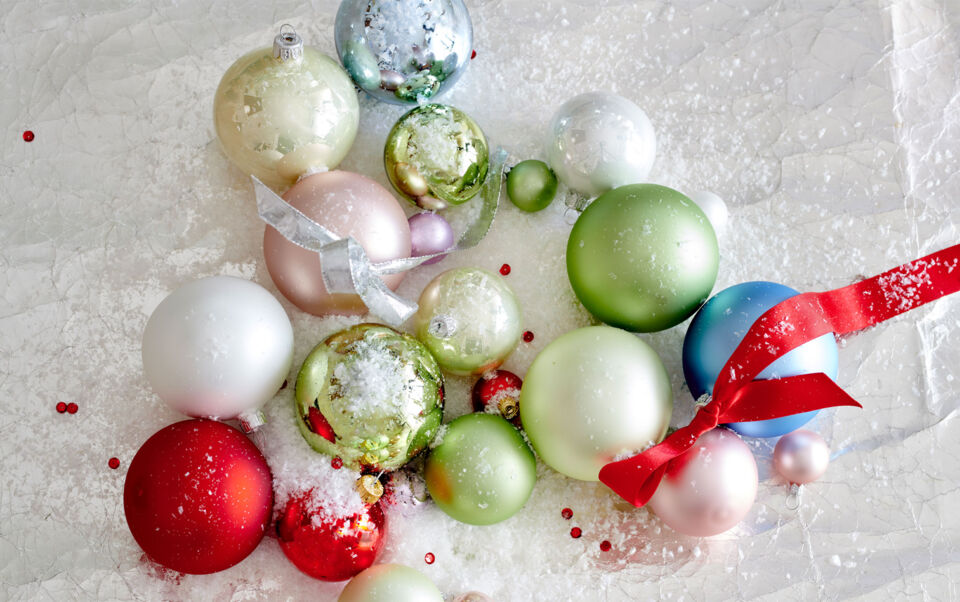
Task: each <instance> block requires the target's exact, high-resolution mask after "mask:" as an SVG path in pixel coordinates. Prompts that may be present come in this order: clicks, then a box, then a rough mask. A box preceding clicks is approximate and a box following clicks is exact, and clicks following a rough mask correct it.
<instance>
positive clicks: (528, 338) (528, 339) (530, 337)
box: [523, 330, 533, 343]
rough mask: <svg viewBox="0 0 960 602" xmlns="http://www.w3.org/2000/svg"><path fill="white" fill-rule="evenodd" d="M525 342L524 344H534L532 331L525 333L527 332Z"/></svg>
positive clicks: (524, 337) (524, 334)
mask: <svg viewBox="0 0 960 602" xmlns="http://www.w3.org/2000/svg"><path fill="white" fill-rule="evenodd" d="M523 342H524V343H532V342H533V332H532V331H530V330H527V331H525V332H524V333H523Z"/></svg>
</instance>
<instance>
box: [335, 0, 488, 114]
mask: <svg viewBox="0 0 960 602" xmlns="http://www.w3.org/2000/svg"><path fill="white" fill-rule="evenodd" d="M334 37H335V41H336V44H337V53H338V54H339V55H340V60H341V61H342V62H343V66H344V67H345V68H346V70H347V73H349V74H350V77H352V78H353V81H354V82H355V83H356V84H357V85H358V86H360V88H362V89H363V90H365V91H366V92H367V93H369V94H370V95H371V96H373V97H374V98H376V99H378V100H383V101H386V102H390V103H394V104H416V103H418V102H422V101H423V100H425V99H430V98H434V97H436V96H438V95H440V94H442V93H443V92H445V91H446V90H448V89H449V88H450V87H451V86H453V84H454V83H455V82H456V81H457V79H459V78H460V76H461V75H462V74H463V72H464V71H465V70H466V68H467V65H468V64H469V63H470V53H471V51H472V50H473V25H472V23H471V22H470V14H469V13H468V12H467V7H466V6H465V5H464V3H463V1H462V0H344V1H343V2H342V3H341V4H340V10H338V11H337V20H336V24H335V26H334Z"/></svg>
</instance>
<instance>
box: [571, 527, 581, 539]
mask: <svg viewBox="0 0 960 602" xmlns="http://www.w3.org/2000/svg"><path fill="white" fill-rule="evenodd" d="M581 535H583V531H582V530H581V529H580V527H574V528H572V529H570V537H572V538H574V539H579V538H580V536H581Z"/></svg>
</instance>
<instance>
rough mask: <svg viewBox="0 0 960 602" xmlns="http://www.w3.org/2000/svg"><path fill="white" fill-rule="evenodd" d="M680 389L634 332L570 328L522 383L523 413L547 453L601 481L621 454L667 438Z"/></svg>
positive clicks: (559, 467)
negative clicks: (606, 467) (604, 469)
mask: <svg viewBox="0 0 960 602" xmlns="http://www.w3.org/2000/svg"><path fill="white" fill-rule="evenodd" d="M672 412H673V393H672V392H671V389H670V378H669V376H667V371H666V369H665V368H664V367H663V363H662V362H661V361H660V357H659V356H657V353H656V352H655V351H654V350H653V349H651V348H650V346H649V345H647V344H646V343H644V342H643V341H641V340H640V339H639V338H638V337H637V336H636V335H632V334H630V333H629V332H626V331H623V330H619V329H617V328H610V327H609V326H588V327H586V328H580V329H577V330H573V331H570V332H568V333H567V334H565V335H563V336H561V337H560V338H558V339H555V340H554V341H552V342H551V343H550V344H549V345H547V346H546V347H544V349H543V351H541V352H540V354H539V355H537V357H536V359H534V360H533V364H531V366H530V369H529V370H527V374H526V376H524V378H523V387H522V388H521V389H520V419H521V420H522V421H523V429H524V431H525V432H526V433H527V437H528V438H529V439H530V443H532V444H533V449H534V450H536V452H537V454H539V455H540V459H541V460H543V461H544V462H546V463H547V464H548V465H549V466H550V467H551V468H553V469H554V470H556V471H558V472H562V473H563V474H565V475H567V476H569V477H573V478H574V479H580V480H582V481H596V480H598V478H599V475H600V469H601V468H602V467H603V466H604V465H605V464H607V463H608V462H612V461H613V460H614V459H615V458H617V457H619V456H626V455H633V454H635V453H638V452H640V451H642V450H643V449H645V448H646V447H648V446H650V445H652V444H654V443H658V442H660V440H661V439H663V436H664V435H665V434H666V432H667V426H669V424H670V415H671V413H672Z"/></svg>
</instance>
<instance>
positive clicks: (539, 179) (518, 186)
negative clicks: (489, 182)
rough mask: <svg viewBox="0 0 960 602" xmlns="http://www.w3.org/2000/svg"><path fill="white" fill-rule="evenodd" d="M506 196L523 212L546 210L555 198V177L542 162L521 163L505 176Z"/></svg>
mask: <svg viewBox="0 0 960 602" xmlns="http://www.w3.org/2000/svg"><path fill="white" fill-rule="evenodd" d="M507 196H509V197H510V201H511V202H512V203H513V204H514V205H516V206H517V208H518V209H522V210H523V211H529V212H531V213H532V212H534V211H540V210H541V209H546V208H547V206H548V205H549V204H550V203H552V202H553V198H554V197H555V196H557V176H556V175H554V173H553V170H551V169H550V168H549V167H548V166H547V164H546V163H544V162H543V161H537V160H536V159H528V160H526V161H521V162H520V163H517V164H516V165H515V166H514V167H513V169H511V170H510V173H508V174H507Z"/></svg>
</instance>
